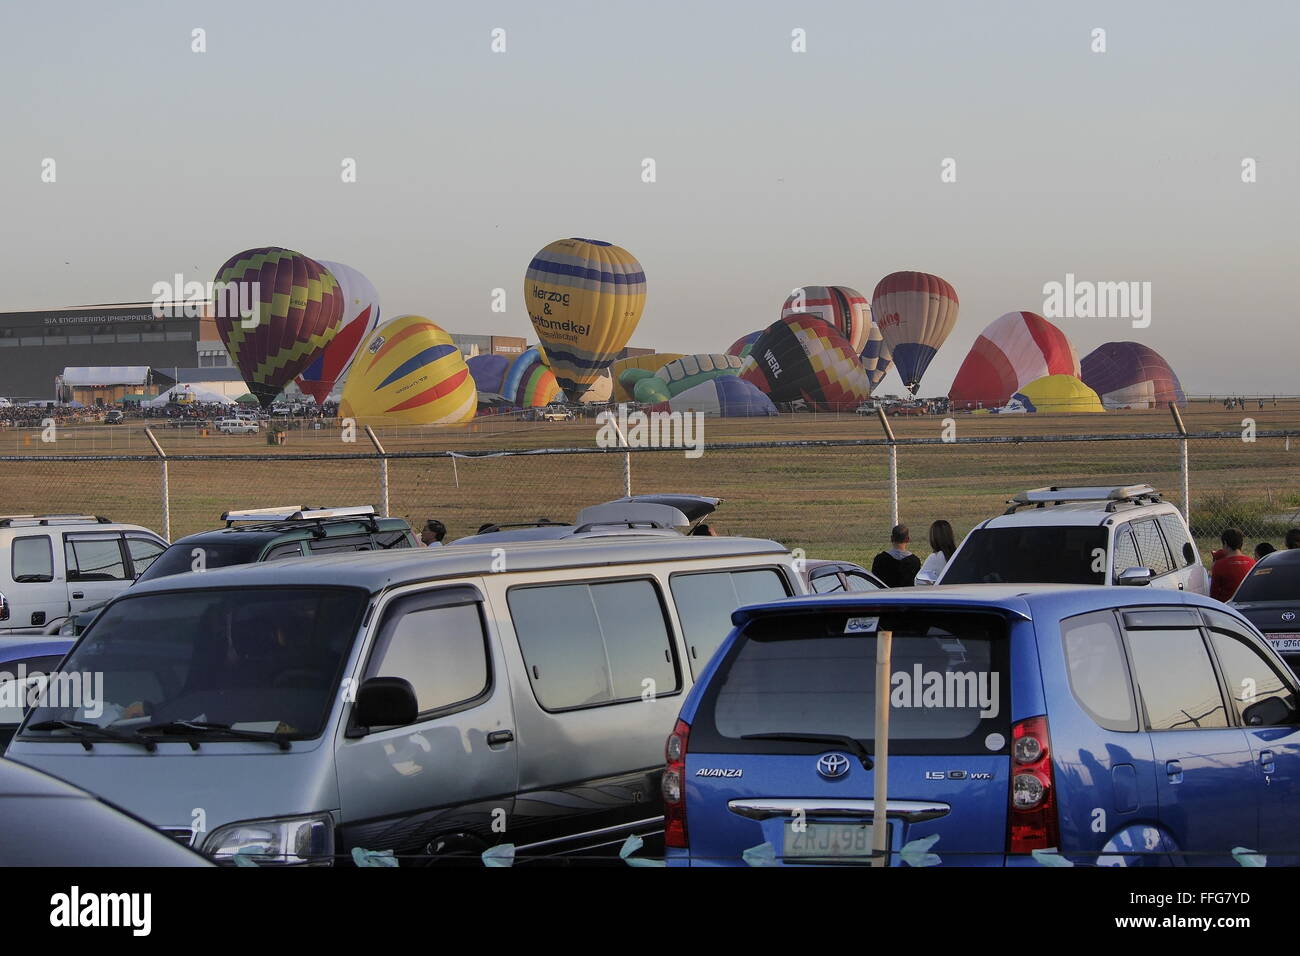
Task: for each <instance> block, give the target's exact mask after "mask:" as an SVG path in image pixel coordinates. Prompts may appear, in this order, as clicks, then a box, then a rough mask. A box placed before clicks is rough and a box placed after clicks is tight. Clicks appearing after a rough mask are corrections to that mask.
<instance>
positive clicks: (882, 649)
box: [871, 631, 894, 866]
mask: <svg viewBox="0 0 1300 956" xmlns="http://www.w3.org/2000/svg"><path fill="white" fill-rule="evenodd" d="M893 652H894V632H893V631H877V632H876V746H875V755H874V756H875V767H874V771H875V784H876V792H875V799H874V800H873V801H872V806H873V808H874V812H873V813H872V816H871V865H872V866H888V865H889V856H888V851H889V843H888V838H889V815H888V812H887V808H888V805H889V677H890V663H891V660H892V658H893Z"/></svg>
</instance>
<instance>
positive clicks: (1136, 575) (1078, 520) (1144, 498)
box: [917, 485, 1210, 594]
mask: <svg viewBox="0 0 1300 956" xmlns="http://www.w3.org/2000/svg"><path fill="white" fill-rule="evenodd" d="M1008 505H1009V507H1008V508H1007V510H1006V512H1005V513H1003V514H1001V515H999V516H998V517H996V518H989V519H988V520H986V521H983V522H981V523H980V524H979V525H977V526H976V527H975V528H974V530H972V531H971V533H970V534H968V535H967V536H966V537H965V539H964V540H963V541H962V543H961V545H960V546H958V548H957V550H956V552H954V553H953V556H952V558H951V559H949V561H948V563H947V565H946V566H945V567H944V569H943V572H942V573H941V574H940V576H939V579H938V583H939V584H1013V583H1017V584H1019V583H1026V584H1028V583H1042V584H1125V585H1150V586H1152V587H1157V588H1174V589H1177V590H1186V591H1191V592H1193V593H1195V594H1209V593H1210V576H1209V574H1208V573H1207V572H1206V570H1205V565H1204V564H1202V563H1201V557H1200V554H1199V553H1198V552H1197V550H1196V545H1195V544H1193V543H1192V536H1191V533H1190V532H1189V531H1188V529H1187V522H1186V521H1184V520H1183V516H1182V514H1181V513H1180V512H1179V511H1178V509H1177V508H1176V507H1174V506H1173V505H1172V504H1170V503H1169V502H1167V501H1164V500H1163V499H1162V498H1161V497H1160V494H1159V493H1158V492H1157V491H1156V490H1155V489H1153V488H1152V487H1151V486H1150V485H1124V486H1118V487H1085V488H1056V487H1052V488H1036V489H1034V490H1032V491H1023V492H1021V493H1020V494H1018V495H1016V496H1015V498H1013V499H1012V500H1011V501H1010V502H1008ZM917 583H918V584H926V583H933V582H929V581H927V580H925V579H922V578H920V576H919V575H918V582H917Z"/></svg>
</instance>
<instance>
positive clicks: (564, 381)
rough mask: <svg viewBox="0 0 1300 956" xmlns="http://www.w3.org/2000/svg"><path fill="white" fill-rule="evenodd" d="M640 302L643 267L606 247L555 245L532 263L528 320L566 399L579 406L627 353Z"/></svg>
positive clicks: (589, 242) (576, 242)
mask: <svg viewBox="0 0 1300 956" xmlns="http://www.w3.org/2000/svg"><path fill="white" fill-rule="evenodd" d="M645 296H646V282H645V272H644V271H643V270H642V269H641V263H639V262H637V261H636V259H634V258H633V257H632V255H631V253H629V252H628V251H627V250H626V249H622V248H620V247H618V246H615V245H612V244H610V243H608V242H601V241H599V240H596V239H559V240H556V241H555V242H552V243H551V244H550V245H548V246H546V247H545V248H544V249H542V250H541V251H540V252H538V253H537V255H535V256H533V260H532V262H530V263H529V265H528V272H527V273H526V274H525V276H524V301H525V303H527V307H528V317H529V318H530V319H532V322H533V328H534V329H536V330H537V336H538V338H539V339H540V340H541V342H542V345H544V346H545V347H546V354H547V356H548V359H549V363H550V367H551V370H552V371H553V372H554V373H555V377H556V379H557V380H558V381H559V383H560V387H561V388H563V389H564V390H565V392H567V393H568V395H569V397H570V398H572V399H573V400H575V401H577V400H578V399H580V398H581V397H582V393H583V392H585V391H586V390H587V389H588V388H590V387H591V386H592V385H594V384H595V383H596V380H597V379H598V378H599V377H600V374H601V372H602V371H603V370H604V369H606V368H608V367H609V365H610V364H611V363H612V362H613V361H614V359H615V357H616V356H617V355H618V353H619V352H620V351H622V350H623V347H624V346H625V345H627V343H628V339H630V338H631V337H632V332H633V331H634V330H635V329H636V326H637V323H638V322H640V321H641V312H642V311H643V310H644V309H645Z"/></svg>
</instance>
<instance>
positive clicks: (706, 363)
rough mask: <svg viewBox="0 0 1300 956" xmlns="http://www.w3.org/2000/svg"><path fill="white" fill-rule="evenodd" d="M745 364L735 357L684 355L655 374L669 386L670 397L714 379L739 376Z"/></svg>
mask: <svg viewBox="0 0 1300 956" xmlns="http://www.w3.org/2000/svg"><path fill="white" fill-rule="evenodd" d="M744 364H745V363H744V360H743V359H741V358H740V357H738V356H735V355H683V356H682V357H681V358H679V359H674V360H673V361H671V362H669V363H667V364H666V365H664V367H663V368H661V369H659V370H658V371H657V372H655V378H658V379H660V380H661V381H663V382H664V383H666V384H667V386H668V394H669V395H676V394H677V393H678V392H684V391H686V389H688V388H691V387H693V386H695V385H699V384H700V383H701V382H707V381H708V380H709V379H712V378H718V377H720V376H724V375H739V374H740V370H741V368H742V367H743V366H744Z"/></svg>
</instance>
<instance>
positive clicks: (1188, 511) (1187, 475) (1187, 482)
mask: <svg viewBox="0 0 1300 956" xmlns="http://www.w3.org/2000/svg"><path fill="white" fill-rule="evenodd" d="M1169 411H1170V412H1172V413H1173V416H1174V427H1175V428H1177V429H1178V434H1180V435H1182V436H1183V437H1182V438H1180V439H1179V440H1178V444H1179V446H1180V448H1179V458H1180V461H1179V468H1180V469H1181V470H1182V474H1183V520H1184V521H1186V522H1187V523H1188V524H1189V525H1190V524H1191V523H1192V502H1191V494H1192V492H1191V487H1192V486H1191V471H1190V469H1189V468H1188V466H1187V426H1186V425H1184V424H1183V416H1182V415H1180V414H1179V412H1178V406H1177V405H1175V404H1174V403H1173V402H1170V403H1169Z"/></svg>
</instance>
